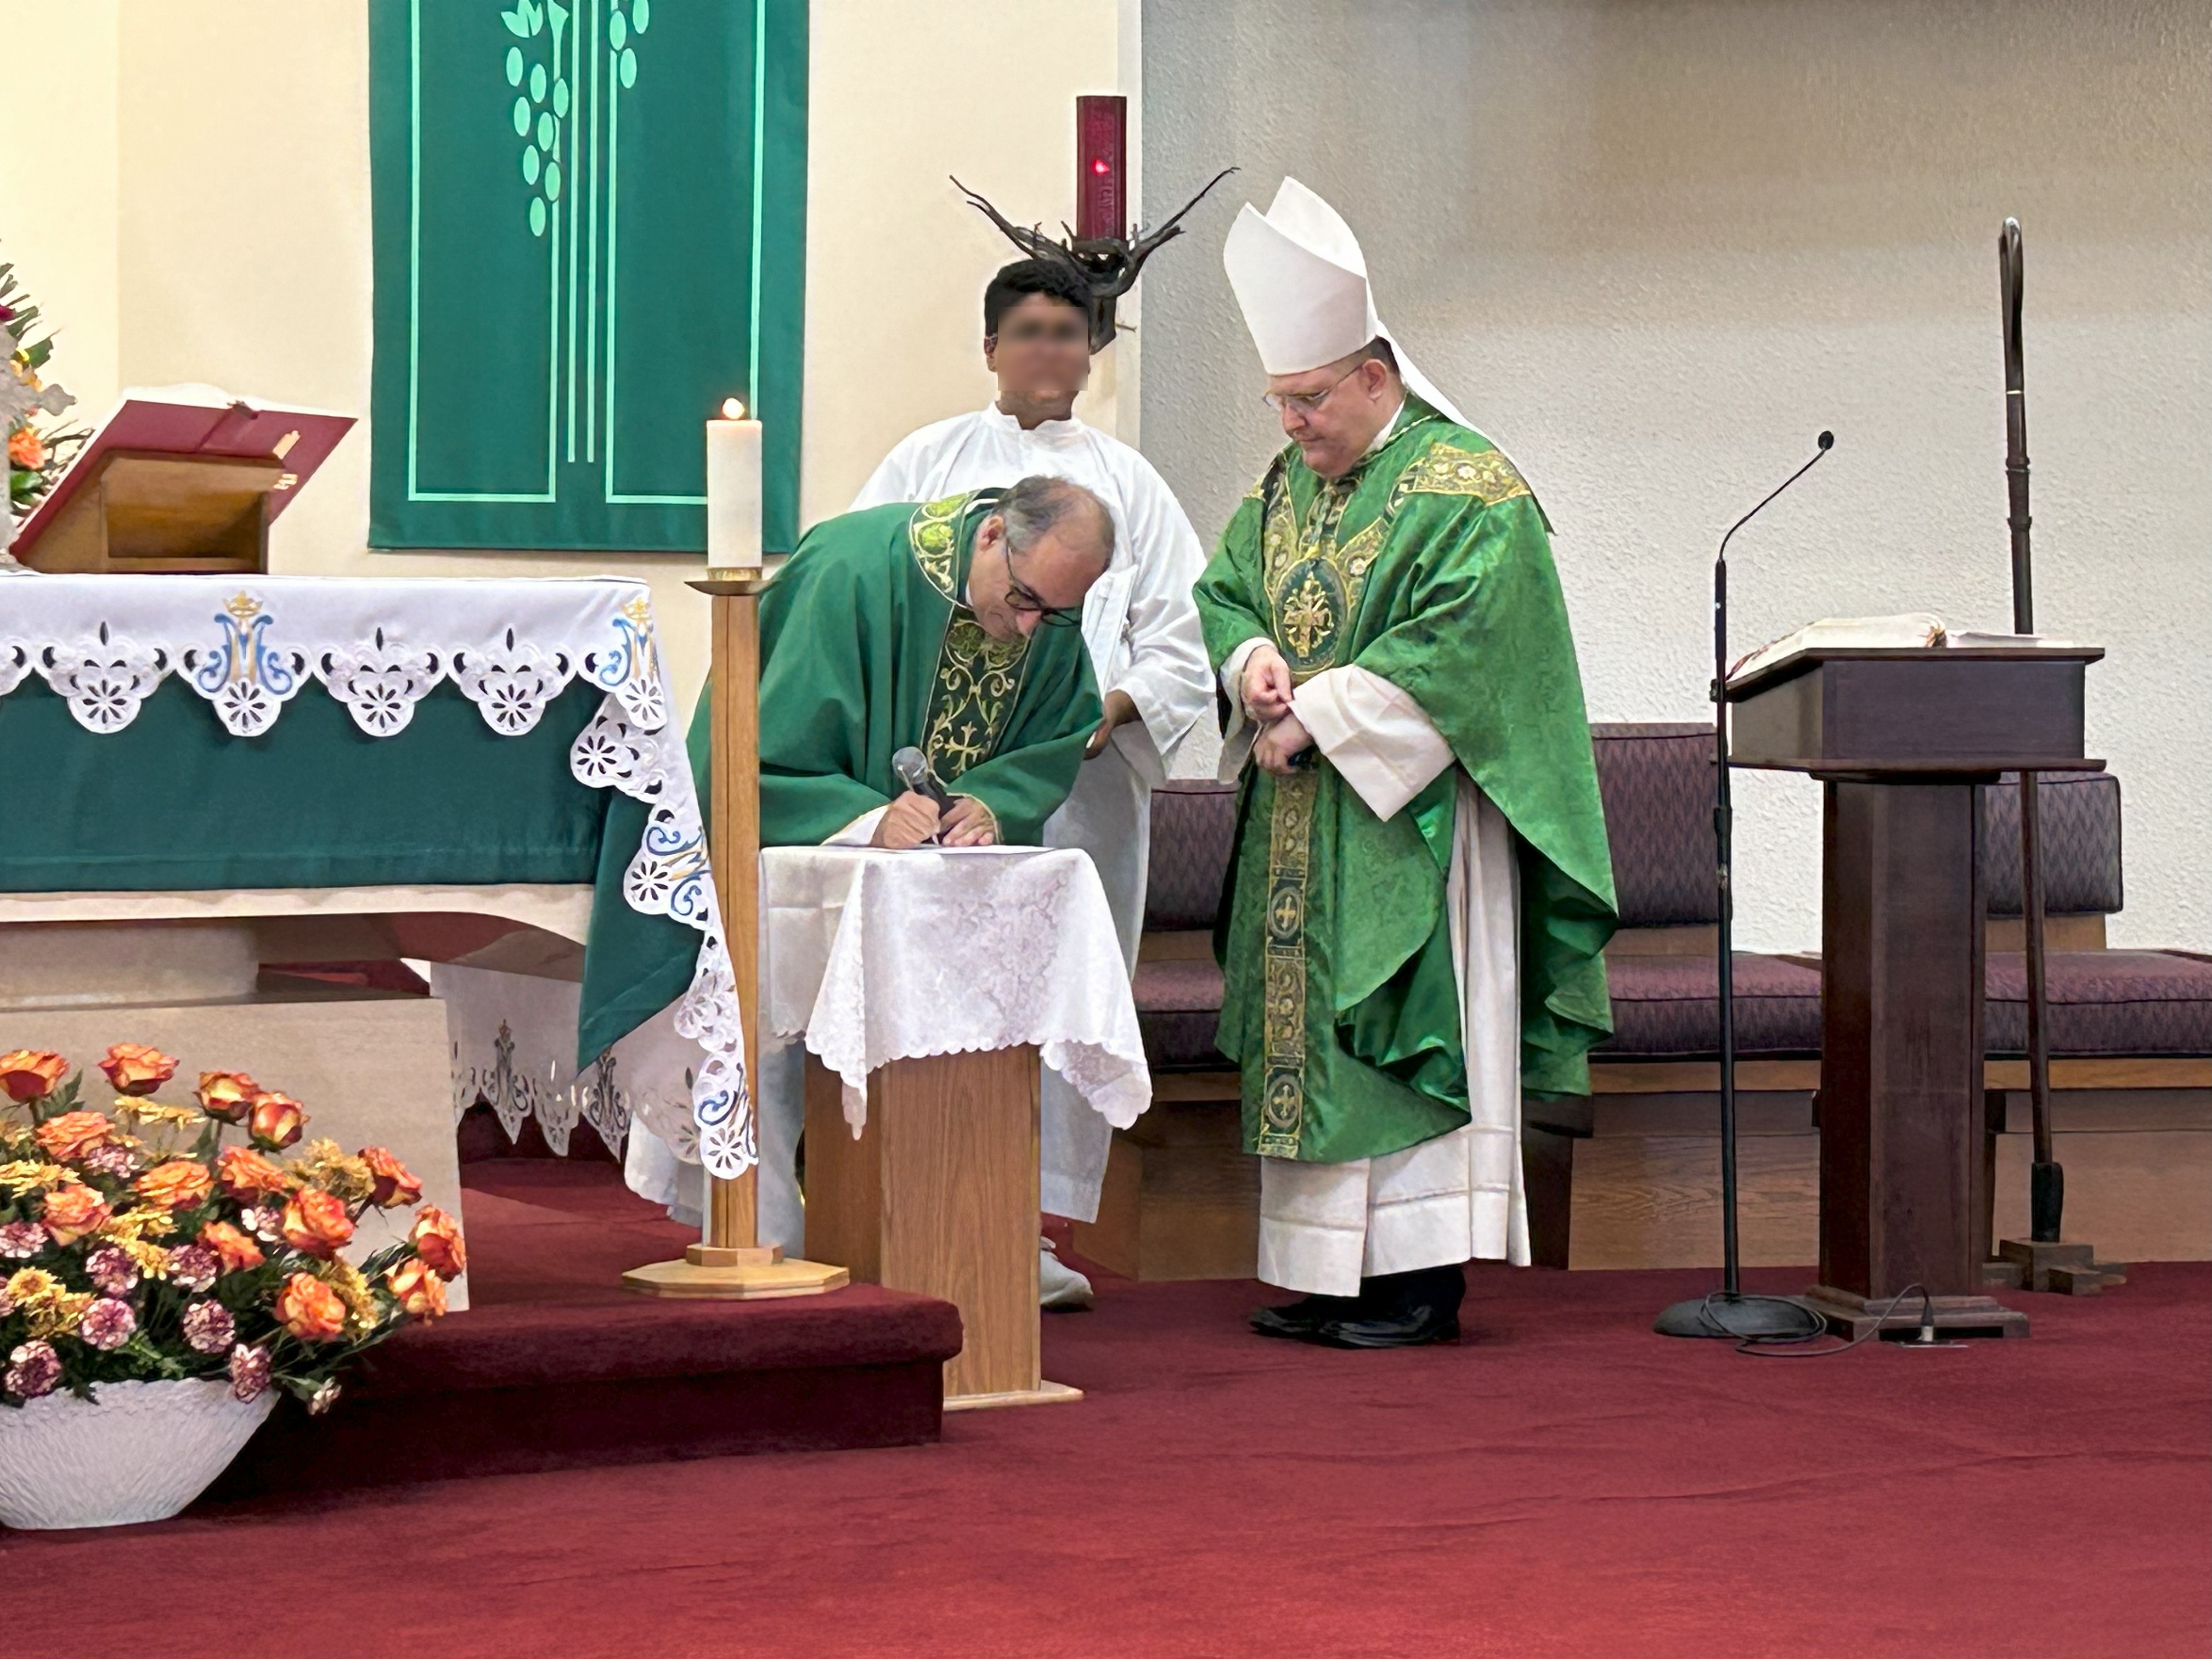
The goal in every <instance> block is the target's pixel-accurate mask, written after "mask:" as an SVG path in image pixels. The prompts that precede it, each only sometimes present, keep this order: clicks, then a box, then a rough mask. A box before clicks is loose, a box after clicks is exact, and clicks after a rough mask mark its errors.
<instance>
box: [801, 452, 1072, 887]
mask: <svg viewBox="0 0 2212 1659" xmlns="http://www.w3.org/2000/svg"><path fill="white" fill-rule="evenodd" d="M1003 493H1004V492H1002V491H1000V490H996V489H982V490H972V491H969V493H967V494H965V495H953V496H950V497H948V498H947V499H945V500H944V501H928V502H925V503H922V504H921V505H919V506H915V505H908V504H905V503H898V504H894V505H890V506H884V507H870V508H868V509H866V511H864V512H860V513H846V514H844V515H843V516H842V517H840V518H836V519H830V520H825V521H824V522H823V523H822V524H819V525H817V526H815V527H814V528H813V529H812V530H811V531H810V532H807V534H806V536H805V539H803V540H802V541H801V542H800V543H799V551H798V552H797V553H795V554H794V555H793V556H792V559H791V562H789V563H788V564H787V565H786V566H785V567H784V568H783V569H782V570H781V572H780V573H779V574H777V576H776V579H775V580H774V581H772V582H770V583H769V586H768V590H767V592H765V593H763V595H762V596H761V690H760V708H761V717H760V720H761V726H760V761H761V844H762V845H763V846H764V847H809V846H817V845H819V844H820V843H822V842H826V841H828V840H829V839H830V838H831V837H833V836H837V835H838V834H839V832H840V831H842V830H843V829H846V828H847V826H848V825H850V824H852V823H854V821H855V820H856V819H860V818H861V817H866V815H867V814H869V813H871V812H872V811H875V810H876V809H877V808H878V807H882V806H886V805H890V802H891V801H892V799H894V798H896V796H898V795H901V794H902V793H905V786H904V785H903V784H902V783H901V782H899V781H898V779H897V777H896V775H895V774H894V773H893V772H892V770H891V757H892V756H893V755H894V754H896V752H897V751H898V750H901V749H902V748H906V747H908V746H909V745H911V746H912V747H915V748H918V749H920V750H921V751H922V752H923V753H924V754H925V755H927V757H929V762H930V764H931V766H932V767H933V768H934V769H935V770H936V773H937V775H938V777H939V779H940V780H941V781H943V782H944V784H945V788H946V790H947V791H948V792H949V793H952V794H954V795H972V796H973V797H975V799H978V800H980V801H981V802H982V803H983V805H986V806H987V807H988V808H989V809H990V811H991V813H992V816H993V817H994V818H996V820H997V821H998V831H997V838H998V840H999V841H1000V842H1002V843H1008V844H1014V845H1021V846H1033V845H1035V844H1036V842H1037V840H1038V837H1039V836H1040V834H1041V832H1042V829H1043V827H1044V821H1045V819H1047V818H1048V817H1051V816H1052V814H1053V812H1054V810H1055V809H1056V808H1057V807H1058V806H1059V805H1060V802H1061V801H1062V800H1064V799H1066V796H1067V792H1068V791H1069V789H1071V788H1072V787H1074V783H1075V775H1076V771H1077V769H1078V768H1079V767H1080V766H1081V765H1082V764H1083V750H1084V745H1085V744H1086V743H1088V742H1089V741H1090V738H1091V733H1092V732H1095V731H1097V729H1098V722H1099V720H1100V719H1101V718H1102V714H1101V710H1100V707H1099V700H1098V688H1097V682H1096V680H1095V679H1094V678H1092V674H1091V661H1090V657H1089V655H1088V653H1086V652H1085V649H1084V646H1083V634H1082V630H1081V629H1079V628H1074V627H1064V626H1062V627H1051V626H1046V627H1038V628H1036V629H1034V630H1033V631H1032V632H1030V633H1029V634H1028V635H1025V636H1018V637H1015V638H1013V639H1006V640H1000V639H994V638H992V637H991V635H989V634H988V633H987V632H986V631H985V629H984V627H983V624H982V623H981V622H980V621H979V620H978V619H977V617H976V614H975V610H974V609H973V608H971V606H970V605H969V602H968V579H969V566H970V563H971V562H972V560H973V558H974V555H975V532H976V530H977V529H978V527H979V526H981V524H982V523H983V522H984V521H985V520H987V518H989V517H990V515H991V513H992V510H993V508H994V507H995V505H996V504H997V502H998V501H999V499H1000V495H1002V494H1003Z"/></svg>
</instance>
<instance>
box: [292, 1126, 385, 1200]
mask: <svg viewBox="0 0 2212 1659" xmlns="http://www.w3.org/2000/svg"><path fill="white" fill-rule="evenodd" d="M291 1169H292V1172H293V1173H294V1174H295V1175H297V1176H300V1177H301V1179H302V1180H304V1181H307V1182H310V1183H311V1184H313V1185H314V1186H317V1187H320V1188H322V1189H323V1190H324V1191H325V1192H326V1193H328V1194H330V1195H331V1197H333V1198H336V1199H338V1200H342V1201H343V1202H345V1203H348V1204H359V1203H361V1202H362V1201H363V1200H365V1199H367V1198H368V1195H369V1194H372V1193H374V1191H375V1190H376V1172H375V1171H374V1170H372V1169H371V1168H370V1167H369V1165H368V1159H366V1158H356V1157H355V1156H354V1155H353V1154H352V1153H350V1152H347V1151H345V1150H344V1149H343V1147H341V1146H339V1145H338V1144H337V1141H335V1140H311V1141H309V1142H308V1143H307V1147H306V1149H305V1150H304V1151H303V1152H302V1153H301V1156H300V1157H298V1158H295V1159H293V1160H292V1164H291Z"/></svg>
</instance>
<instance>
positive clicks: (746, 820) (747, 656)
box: [623, 400, 850, 1299]
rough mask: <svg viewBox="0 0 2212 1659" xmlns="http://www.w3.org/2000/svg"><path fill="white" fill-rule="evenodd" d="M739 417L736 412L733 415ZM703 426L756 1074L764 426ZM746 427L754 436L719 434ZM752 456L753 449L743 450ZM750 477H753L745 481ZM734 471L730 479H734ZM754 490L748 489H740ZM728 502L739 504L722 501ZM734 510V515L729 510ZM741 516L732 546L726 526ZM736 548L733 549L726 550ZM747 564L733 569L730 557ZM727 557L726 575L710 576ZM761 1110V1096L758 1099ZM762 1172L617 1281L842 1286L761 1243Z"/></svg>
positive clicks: (742, 1178) (746, 1019)
mask: <svg viewBox="0 0 2212 1659" xmlns="http://www.w3.org/2000/svg"><path fill="white" fill-rule="evenodd" d="M732 410H734V412H732ZM725 412H726V414H727V415H728V416H729V418H727V419H725V420H721V421H714V422H708V477H707V494H708V561H709V562H708V571H707V575H706V579H705V580H702V581H695V582H691V583H690V584H688V586H690V587H691V588H692V589H694V590H695V591H696V592H701V593H704V594H706V595H708V599H709V601H710V602H711V604H712V605H713V607H714V610H713V617H712V622H711V626H712V629H713V653H712V658H711V662H712V673H711V676H710V678H709V679H708V693H709V695H710V696H712V698H713V700H714V701H713V702H712V705H711V710H712V721H713V725H712V727H711V732H712V739H711V750H710V753H711V755H712V764H713V769H712V774H711V777H710V781H709V783H708V801H707V819H708V836H707V849H708V851H707V856H708V863H709V864H710V866H712V868H713V871H714V888H715V892H716V894H717V896H719V898H720V901H721V907H722V934H723V938H724V939H725V940H726V942H727V944H728V945H729V951H730V970H731V975H732V978H733V980H734V981H736V987H737V996H738V1011H739V1018H740V1021H741V1024H742V1028H743V1030H744V1038H745V1065H746V1067H747V1069H748V1071H749V1072H751V1073H755V1074H757V1067H758V1057H759V1054H760V599H761V592H762V590H763V588H765V587H766V586H768V578H767V577H766V576H764V575H763V574H762V571H761V563H760V425H759V422H757V421H747V420H744V418H743V414H744V411H743V408H742V406H740V405H736V404H734V400H733V401H732V404H728V405H725ZM718 428H751V429H750V432H746V431H738V432H731V431H728V430H718ZM748 452H749V453H748ZM748 470H749V471H750V477H749V478H748V477H744V473H745V472H746V471H748ZM732 472H735V473H736V474H737V475H738V476H737V477H734V478H732V477H730V476H729V475H730V474H731V473H732ZM747 485H750V488H749V489H748V488H747V487H746V486H747ZM731 495H735V497H736V500H735V501H734V502H732V501H730V500H728V499H727V498H728V497H729V496H731ZM732 507H734V509H735V510H734V512H733V511H732ZM732 518H734V519H736V520H738V523H737V526H736V534H735V536H734V538H731V537H728V536H726V534H725V532H726V531H727V530H728V529H729V527H730V526H729V525H728V522H727V521H728V520H731V519H732ZM731 540H734V545H726V542H728V541H731ZM748 556H749V558H750V562H744V563H738V562H734V561H737V560H745V559H747V558H748ZM724 560H731V561H733V562H732V563H730V564H729V565H728V566H727V567H726V568H715V567H716V565H717V564H718V563H720V562H722V561H724ZM756 1103H757V1097H756ZM759 1181H760V1171H759V1170H757V1169H749V1170H745V1172H744V1174H742V1175H739V1176H733V1177H732V1178H730V1179H727V1180H725V1179H723V1178H722V1177H720V1176H708V1183H707V1204H706V1218H705V1219H706V1226H705V1229H704V1231H705V1237H702V1239H701V1240H700V1241H699V1243H696V1244H693V1245H691V1246H690V1247H688V1248H687V1249H685V1250H684V1260H683V1261H656V1262H654V1263H653V1264H652V1265H651V1266H650V1267H636V1268H633V1269H632V1270H631V1271H630V1272H629V1273H624V1274H623V1285H624V1286H625V1287H627V1288H628V1289H629V1290H633V1291H640V1292H641V1293H642V1294H644V1295H647V1296H680V1297H726V1298H731V1299H737V1298H742V1297H772V1296H818V1295H820V1294H821V1293H822V1292H823V1291H834V1290H836V1289H838V1288H839V1287H841V1286H842V1285H845V1284H846V1283H848V1280H849V1279H850V1275H849V1274H848V1273H847V1271H846V1270H845V1269H844V1268H842V1267H829V1266H827V1265H825V1264H823V1263H822V1262H819V1261H786V1260H785V1259H784V1255H783V1247H782V1246H781V1245H780V1244H768V1245H763V1244H762V1243H760V1231H759V1217H760V1200H759Z"/></svg>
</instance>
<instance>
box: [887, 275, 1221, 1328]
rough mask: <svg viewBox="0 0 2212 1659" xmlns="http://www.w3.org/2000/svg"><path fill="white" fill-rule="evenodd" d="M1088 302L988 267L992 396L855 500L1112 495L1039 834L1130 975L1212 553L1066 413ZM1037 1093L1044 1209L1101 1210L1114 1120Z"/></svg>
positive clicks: (1197, 704)
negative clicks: (1087, 680) (1073, 872)
mask: <svg viewBox="0 0 2212 1659" xmlns="http://www.w3.org/2000/svg"><path fill="white" fill-rule="evenodd" d="M1089 301H1090V295H1089V292H1088V290H1087V289H1086V288H1085V285H1084V283H1083V281H1082V279H1081V278H1080V277H1079V276H1077V274H1076V273H1075V272H1074V271H1073V270H1072V269H1070V268H1068V267H1067V266H1065V265H1060V264H1052V263H1049V262H1048V261H1044V260H1039V259H1024V260H1019V261H1017V262H1016V263H1015V264H1010V265H1008V266H1006V268H1005V269H1004V270H1000V272H999V273H998V275H997V276H994V277H993V278H992V279H991V282H990V284H989V286H988V287H987V288H986V289H984V291H983V361H984V362H985V363H986V364H987V366H988V367H989V368H990V369H991V372H992V373H993V374H995V375H996V376H997V377H998V381H999V396H998V398H997V399H996V401H994V403H992V404H989V405H988V406H987V407H986V408H984V409H981V410H977V411H976V412H975V413H974V414H969V415H959V416H954V417H953V418H952V419H951V420H949V421H939V422H936V423H935V424H934V425H933V426H926V427H923V428H921V430H920V431H918V432H915V433H913V434H911V435H908V437H907V438H905V439H904V440H902V441H901V442H900V443H899V444H898V445H897V446H896V447H895V448H894V449H892V451H891V453H890V454H889V455H887V456H885V457H884V462H883V465H880V466H878V468H877V469H876V471H875V476H874V477H872V478H870V479H869V480H868V482H867V483H866V486H865V487H864V488H863V489H861V491H860V495H859V496H858V497H857V498H856V499H855V500H854V502H853V505H854V508H855V509H858V508H860V507H876V506H880V505H882V504H883V503H884V502H886V501H938V500H941V499H942V498H944V497H945V496H947V495H957V494H958V493H959V492H961V491H963V490H968V489H984V488H988V487H991V486H994V485H1006V484H1010V483H1013V482H1014V480H1016V479H1017V478H1023V477H1030V476H1032V475H1035V474H1038V473H1045V474H1050V475H1053V476H1055V477H1065V478H1070V479H1073V481H1074V482H1076V483H1080V484H1082V485H1084V486H1085V488H1086V489H1089V490H1091V493H1092V494H1093V495H1097V497H1098V498H1099V500H1101V501H1103V502H1105V503H1106V508H1107V511H1108V512H1109V513H1111V514H1112V515H1113V519H1114V528H1115V538H1114V562H1113V564H1112V565H1111V566H1110V567H1109V568H1108V570H1107V573H1106V574H1105V575H1104V576H1103V577H1102V578H1101V579H1100V580H1099V581H1098V583H1097V586H1094V587H1093V588H1092V589H1091V593H1090V596H1089V598H1088V599H1086V600H1085V604H1084V607H1083V624H1082V625H1083V637H1084V641H1085V644H1086V645H1087V646H1088V647H1089V649H1090V652H1091V665H1092V667H1093V668H1094V670H1095V671H1097V677H1098V690H1099V693H1100V695H1101V696H1102V697H1103V700H1104V703H1105V711H1106V712H1105V718H1104V720H1103V721H1101V723H1100V725H1099V727H1098V731H1097V735H1096V736H1095V737H1094V738H1092V739H1091V745H1090V749H1089V750H1088V752H1087V755H1086V757H1085V763H1084V766H1083V769H1082V771H1081V772H1080V774H1079V775H1078V776H1077V779H1076V783H1075V789H1074V793H1072V794H1070V795H1069V796H1068V798H1067V804H1066V805H1064V806H1063V807H1061V808H1060V811H1058V812H1057V813H1055V814H1054V816H1053V817H1052V818H1051V819H1050V820H1049V821H1048V823H1046V825H1045V829H1044V841H1045V845H1046V846H1048V847H1074V848H1081V849H1082V850H1083V851H1085V852H1086V853H1088V854H1090V855H1091V861H1092V862H1093V863H1094V864H1096V865H1097V866H1098V878H1099V880H1100V881H1101V882H1102V883H1103V884H1104V886H1105V889H1106V902H1107V903H1108V904H1109V906H1110V907H1111V908H1112V909H1113V912H1114V923H1115V928H1116V930H1117V931H1118V932H1119V933H1120V935H1121V953H1122V955H1123V957H1126V958H1127V963H1128V967H1129V971H1130V972H1131V973H1132V974H1133V973H1134V972H1135V971H1136V966H1137V938H1138V934H1139V933H1140V932H1141V931H1142V929H1143V927H1144V913H1145V869H1146V858H1147V856H1148V855H1149V854H1150V850H1151V838H1152V837H1151V826H1152V812H1151V801H1152V788H1153V787H1154V786H1155V785H1156V784H1158V783H1161V782H1164V781H1165V780H1166V776H1167V768H1168V766H1169V764H1170V762H1171V760H1172V758H1173V757H1174V755H1175V752H1176V748H1177V746H1178V745H1180V744H1182V741H1183V740H1184V738H1187V737H1188V735H1189V734H1190V732H1191V731H1192V730H1193V729H1194V727H1195V726H1197V725H1198V724H1199V722H1200V720H1210V719H1211V718H1212V714H1211V711H1212V704H1213V677H1212V671H1211V669H1210V668H1209V667H1208V665H1207V663H1206V645H1205V641H1204V638H1203V636H1202V635H1201V634H1200V628H1199V621H1198V611H1197V608H1196V607H1195V606H1194V605H1193V603H1192V600H1191V585H1192V584H1193V583H1194V581H1196V580H1197V579H1198V575H1199V573H1200V570H1202V569H1203V568H1205V565H1206V554H1205V550H1204V549H1203V547H1202V546H1201V545H1200V542H1199V539H1198V535H1197V532H1194V530H1193V529H1192V528H1191V525H1190V520H1188V518H1187V517H1185V516H1184V513H1183V510H1182V507H1181V506H1180V505H1179V504H1178V503H1177V502H1176V498H1175V495H1174V493H1173V492H1172V491H1170V489H1168V486H1167V483H1166V481H1165V480H1164V479H1163V478H1162V477H1160V475H1159V474H1158V472H1157V471H1154V470H1153V468H1152V463H1151V462H1149V461H1147V460H1146V459H1145V458H1144V457H1143V456H1142V455H1140V454H1139V453H1137V452H1136V451H1135V450H1133V449H1132V448H1131V447H1129V446H1128V445H1127V444H1125V443H1122V442H1120V441H1118V440H1116V439H1114V438H1111V437H1109V436H1108V435H1106V434H1104V433H1103V432H1100V431H1098V430H1097V429H1096V428H1092V427H1090V426H1087V425H1085V423H1084V422H1082V421H1080V420H1079V419H1077V418H1076V416H1075V398H1076V395H1077V393H1079V392H1081V391H1082V390H1083V387H1084V386H1085V383H1086V382H1087V381H1088V380H1089V379H1090V375H1091V346H1090V309H1089ZM1040 1105H1041V1120H1042V1121H1041V1125H1040V1128H1041V1152H1040V1159H1041V1163H1042V1170H1041V1171H1040V1174H1041V1181H1040V1187H1039V1190H1040V1194H1041V1200H1042V1204H1043V1207H1044V1209H1045V1211H1046V1212H1047V1213H1048V1214H1052V1215H1060V1216H1066V1217H1068V1218H1070V1219H1073V1220H1076V1221H1091V1220H1095V1219H1097V1214H1098V1188H1099V1183H1100V1182H1101V1181H1102V1180H1103V1178H1104V1176H1105V1173H1106V1155H1107V1152H1108V1148H1109V1141H1110V1139H1111V1133H1112V1132H1111V1130H1110V1129H1109V1127H1108V1126H1107V1123H1106V1120H1105V1119H1104V1118H1103V1117H1101V1116H1100V1115H1098V1114H1097V1112H1095V1111H1093V1110H1092V1109H1091V1108H1090V1107H1089V1106H1087V1105H1085V1103H1084V1101H1083V1098H1082V1097H1081V1096H1079V1095H1078V1094H1077V1093H1076V1091H1074V1089H1073V1087H1071V1086H1070V1085H1068V1084H1067V1083H1066V1081H1065V1080H1063V1079H1061V1078H1060V1076H1059V1075H1058V1074H1057V1073H1054V1072H1052V1071H1049V1070H1048V1071H1046V1073H1044V1077H1043V1081H1042V1094H1041V1101H1040ZM1040 1267H1041V1273H1042V1279H1041V1284H1042V1299H1043V1300H1044V1302H1045V1304H1046V1305H1048V1306H1081V1305H1084V1304H1086V1303H1087V1302H1088V1301H1089V1299H1090V1286H1089V1285H1088V1284H1086V1283H1085V1281H1084V1279H1082V1277H1081V1275H1080V1274H1078V1273H1074V1272H1073V1270H1072V1269H1069V1268H1067V1267H1063V1266H1061V1264H1060V1262H1059V1261H1057V1260H1055V1259H1054V1257H1053V1256H1052V1255H1051V1253H1050V1252H1049V1251H1047V1252H1046V1253H1045V1254H1044V1256H1043V1259H1042V1261H1041V1263H1040Z"/></svg>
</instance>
